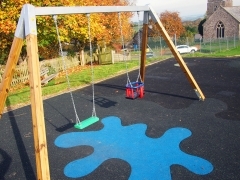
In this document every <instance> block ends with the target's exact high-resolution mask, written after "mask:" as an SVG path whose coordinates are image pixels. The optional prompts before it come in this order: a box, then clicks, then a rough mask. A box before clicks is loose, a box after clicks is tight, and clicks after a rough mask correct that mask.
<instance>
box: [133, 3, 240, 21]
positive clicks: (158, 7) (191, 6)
mask: <svg viewBox="0 0 240 180" xmlns="http://www.w3.org/2000/svg"><path fill="white" fill-rule="evenodd" d="M207 2H208V1H207V0H148V1H146V0H136V5H137V6H144V5H146V4H149V5H151V6H152V8H153V9H154V11H155V12H156V13H157V14H160V13H162V12H164V11H166V10H168V11H170V12H173V11H177V12H179V16H180V17H181V18H182V19H188V18H194V17H198V16H200V15H202V16H203V15H204V14H205V13H206V11H207ZM233 6H240V0H233ZM134 20H136V18H134Z"/></svg>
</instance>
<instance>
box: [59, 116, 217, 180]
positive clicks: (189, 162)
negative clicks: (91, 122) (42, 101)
mask: <svg viewBox="0 0 240 180" xmlns="http://www.w3.org/2000/svg"><path fill="white" fill-rule="evenodd" d="M102 123H103V124H104V128H103V129H102V130H100V131H90V132H72V133H67V134H63V135H60V136H59V137H58V138H57V139H56V140H55V145H56V146H58V147H61V148H72V147H76V146H83V145H89V146H92V147H93V148H94V152H93V153H92V154H91V155H89V156H87V157H85V158H82V159H78V160H75V161H72V162H70V163H69V164H67V165H66V167H65V168H64V174H65V175H66V176H67V177H71V178H78V177H83V176H86V175H88V174H90V173H91V172H93V171H94V170H95V169H96V168H97V167H98V166H100V165H101V164H102V163H103V162H104V161H106V160H108V159H111V158H119V159H122V160H124V161H126V162H128V163H129V164H130V165H131V168H132V172H131V175H130V177H129V179H161V180H170V179H171V173H170V166H171V165H176V164H177V165H181V166H183V167H185V168H187V169H188V170H189V171H191V172H193V173H195V174H198V175H206V174H208V173H210V172H211V171H212V170H213V166H212V164H211V163H210V162H209V161H207V160H205V159H203V158H200V157H197V156H193V155H189V154H186V153H184V152H183V151H181V149H180V148H179V144H180V143H181V141H182V140H184V139H186V138H187V137H189V136H191V131H190V130H188V129H186V128H179V127H177V128H171V129H169V130H167V131H166V132H165V133H164V134H163V136H162V137H159V138H155V139H154V138H149V137H147V136H146V135H145V131H146V129H147V126H146V125H145V124H135V125H130V126H122V125H121V120H120V119H119V118H118V117H115V116H110V117H106V118H104V119H102Z"/></svg>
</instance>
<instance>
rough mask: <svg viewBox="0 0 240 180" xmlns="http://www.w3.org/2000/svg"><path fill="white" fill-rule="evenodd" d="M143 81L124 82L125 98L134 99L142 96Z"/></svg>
mask: <svg viewBox="0 0 240 180" xmlns="http://www.w3.org/2000/svg"><path fill="white" fill-rule="evenodd" d="M143 94H144V83H142V82H130V83H128V84H126V98H129V99H136V98H138V97H139V98H143Z"/></svg>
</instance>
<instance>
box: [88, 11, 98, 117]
mask: <svg viewBox="0 0 240 180" xmlns="http://www.w3.org/2000/svg"><path fill="white" fill-rule="evenodd" d="M87 18H88V36H89V46H90V61H91V73H92V82H91V84H92V102H93V109H92V116H93V117H96V116H97V115H96V108H95V93H94V91H95V90H94V70H93V49H92V39H91V19H90V14H87Z"/></svg>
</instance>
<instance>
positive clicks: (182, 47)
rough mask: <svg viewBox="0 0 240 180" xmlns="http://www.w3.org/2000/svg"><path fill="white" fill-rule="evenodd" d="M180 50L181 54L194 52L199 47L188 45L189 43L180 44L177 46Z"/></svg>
mask: <svg viewBox="0 0 240 180" xmlns="http://www.w3.org/2000/svg"><path fill="white" fill-rule="evenodd" d="M176 48H177V50H178V52H179V53H180V54H183V53H194V52H196V51H197V48H196V47H194V46H188V45H178V46H176Z"/></svg>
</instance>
